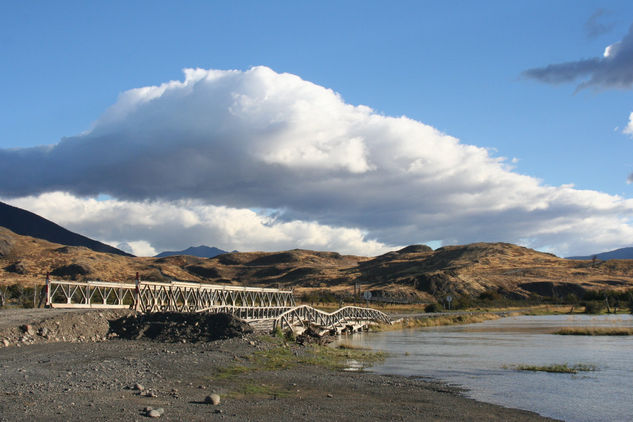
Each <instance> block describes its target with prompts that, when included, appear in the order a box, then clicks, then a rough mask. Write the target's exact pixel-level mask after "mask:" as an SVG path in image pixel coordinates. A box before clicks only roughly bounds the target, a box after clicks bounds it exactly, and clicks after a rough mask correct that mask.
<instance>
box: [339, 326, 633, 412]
mask: <svg viewBox="0 0 633 422" xmlns="http://www.w3.org/2000/svg"><path fill="white" fill-rule="evenodd" d="M587 326H594V327H595V326H599V327H605V326H606V327H633V315H600V316H590V315H548V316H519V317H510V318H502V319H499V320H492V321H486V322H483V323H478V324H468V325H453V326H445V327H434V328H422V329H410V330H401V331H387V332H381V333H370V334H358V335H352V336H348V337H346V339H345V340H343V341H344V342H346V343H351V344H354V345H356V346H363V347H369V348H372V349H376V350H382V351H385V352H387V353H388V357H387V358H386V360H385V361H384V363H382V364H380V365H376V366H374V367H373V368H370V369H369V370H370V371H374V372H377V373H382V374H398V375H409V376H419V377H431V378H436V379H440V380H443V381H445V382H447V383H449V384H454V385H459V386H462V387H464V388H466V389H467V391H466V392H465V394H466V395H467V396H468V397H471V398H474V399H476V400H479V401H485V402H489V403H495V404H499V405H503V406H508V407H513V408H520V409H525V410H531V411H534V412H537V413H539V414H541V415H543V416H549V417H552V418H557V419H562V420H566V421H580V422H583V421H633V336H561V335H554V334H550V333H551V332H552V331H554V330H555V329H558V328H563V327H587ZM563 363H567V364H569V365H575V364H586V365H594V366H595V368H596V370H595V371H590V372H578V373H577V374H563V373H546V372H528V371H519V370H516V369H513V367H516V366H518V365H527V364H529V365H551V364H563Z"/></svg>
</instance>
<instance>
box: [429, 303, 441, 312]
mask: <svg viewBox="0 0 633 422" xmlns="http://www.w3.org/2000/svg"><path fill="white" fill-rule="evenodd" d="M424 312H444V308H443V307H442V305H440V304H439V303H429V304H428V305H426V307H425V308H424Z"/></svg>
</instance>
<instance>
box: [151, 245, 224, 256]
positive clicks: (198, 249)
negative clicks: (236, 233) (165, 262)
mask: <svg viewBox="0 0 633 422" xmlns="http://www.w3.org/2000/svg"><path fill="white" fill-rule="evenodd" d="M225 253H228V252H227V251H223V250H222V249H218V248H216V247H209V246H204V245H203V246H191V247H189V248H187V249H185V250H184V251H165V252H161V253H159V254H158V255H156V256H155V258H164V257H166V256H174V255H190V256H197V257H198V258H213V257H215V256H218V255H222V254H225Z"/></svg>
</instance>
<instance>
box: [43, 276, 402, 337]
mask: <svg viewBox="0 0 633 422" xmlns="http://www.w3.org/2000/svg"><path fill="white" fill-rule="evenodd" d="M46 305H47V306H49V307H52V308H106V309H113V308H123V309H135V310H137V311H139V312H213V313H218V312H224V313H230V314H232V315H234V316H235V317H237V318H240V319H242V320H244V321H246V322H248V323H250V324H251V325H253V326H254V327H255V328H256V329H260V330H272V329H276V328H279V329H281V330H284V331H285V330H292V331H293V332H295V333H300V332H303V331H304V330H305V329H307V328H308V327H314V328H315V329H317V330H321V331H336V332H341V331H344V330H347V331H359V330H361V329H364V328H366V327H367V326H368V325H370V324H372V323H389V322H390V318H389V317H388V316H387V315H386V314H384V313H383V312H380V311H378V310H375V309H371V308H361V307H356V306H346V307H343V308H341V309H339V310H337V311H335V312H332V313H327V312H323V311H320V310H318V309H315V308H313V307H311V306H307V305H301V306H297V305H296V303H295V298H294V295H293V293H292V290H282V289H271V288H258V287H241V286H224V285H215V284H204V283H191V282H181V281H172V282H170V283H159V282H152V281H141V280H140V279H137V280H136V282H135V283H134V284H132V283H113V282H105V281H85V282H77V281H58V280H50V279H47V281H46Z"/></svg>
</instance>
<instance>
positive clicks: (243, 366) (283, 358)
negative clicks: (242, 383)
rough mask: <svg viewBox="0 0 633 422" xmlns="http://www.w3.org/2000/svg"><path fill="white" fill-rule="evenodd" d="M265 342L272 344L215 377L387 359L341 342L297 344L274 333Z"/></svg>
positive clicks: (336, 367) (223, 377) (222, 370)
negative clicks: (328, 345)
mask: <svg viewBox="0 0 633 422" xmlns="http://www.w3.org/2000/svg"><path fill="white" fill-rule="evenodd" d="M265 341H266V342H267V343H269V345H270V348H269V349H267V350H263V351H258V352H256V353H254V354H252V355H250V356H249V357H248V358H247V359H246V361H244V362H241V363H240V364H236V365H233V366H229V367H226V368H222V369H220V370H219V371H218V372H217V373H216V375H215V378H217V379H227V378H232V377H235V376H238V375H242V374H246V373H249V372H254V371H278V370H284V369H289V368H294V367H296V366H299V365H316V366H321V367H325V368H329V369H332V370H342V369H344V368H346V367H347V366H348V365H347V361H348V360H355V361H358V362H360V363H362V364H363V366H370V365H371V364H373V363H375V362H380V361H382V360H384V358H385V355H384V353H382V352H375V351H372V350H367V349H363V348H357V347H355V346H352V345H342V347H338V348H333V347H327V346H319V345H309V346H305V347H298V346H296V347H295V346H293V345H291V344H289V343H287V342H286V341H285V340H284V339H282V338H279V337H271V336H268V338H267V339H266V340H265Z"/></svg>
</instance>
